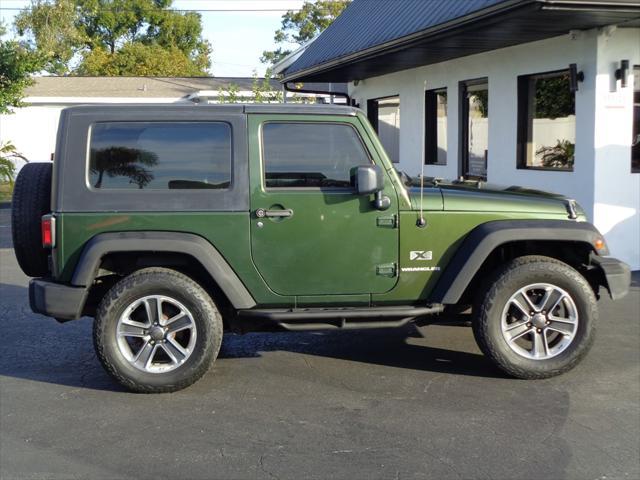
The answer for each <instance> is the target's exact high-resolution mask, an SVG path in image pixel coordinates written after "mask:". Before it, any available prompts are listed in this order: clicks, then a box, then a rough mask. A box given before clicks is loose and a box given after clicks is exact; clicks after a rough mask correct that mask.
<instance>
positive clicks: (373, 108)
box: [367, 93, 400, 165]
mask: <svg viewBox="0 0 640 480" xmlns="http://www.w3.org/2000/svg"><path fill="white" fill-rule="evenodd" d="M390 98H397V99H398V109H400V94H399V93H395V94H393V95H386V96H384V97H375V98H369V99H367V118H368V119H369V123H371V126H372V127H373V130H374V131H375V132H376V135H379V134H380V132H379V127H380V125H379V123H380V122H379V121H378V113H379V107H378V103H379V102H380V100H389V99H390ZM374 112H375V115H374ZM398 130H399V128H398ZM383 146H384V145H383ZM385 150H386V149H385ZM398 150H400V132H398ZM399 153H400V152H399V151H398V161H397V162H394V161H393V158H391V157H390V156H389V160H390V161H391V163H392V164H393V165H399V164H400V158H399ZM387 155H388V153H387Z"/></svg>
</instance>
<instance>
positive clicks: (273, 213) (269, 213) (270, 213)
mask: <svg viewBox="0 0 640 480" xmlns="http://www.w3.org/2000/svg"><path fill="white" fill-rule="evenodd" d="M292 215H293V210H291V209H290V208H287V209H285V210H265V209H264V208H259V209H257V210H256V217H258V218H264V217H291V216H292Z"/></svg>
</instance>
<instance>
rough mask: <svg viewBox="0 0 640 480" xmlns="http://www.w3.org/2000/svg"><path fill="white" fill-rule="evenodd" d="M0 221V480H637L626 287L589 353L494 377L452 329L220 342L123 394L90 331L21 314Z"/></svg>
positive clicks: (631, 322)
mask: <svg viewBox="0 0 640 480" xmlns="http://www.w3.org/2000/svg"><path fill="white" fill-rule="evenodd" d="M9 214H10V211H9V210H6V209H4V210H3V209H0V478H2V479H12V478H17V479H31V478H34V479H40V478H53V479H75V478H91V479H119V478H135V479H143V478H150V479H151V478H153V479H165V478H167V479H176V478H188V479H196V478H197V479H199V478H220V479H227V478H229V479H231V478H234V479H235V478H237V479H286V478H290V479H302V478H317V479H326V478H345V479H346V478H348V479H377V478H381V479H420V478H433V479H450V478H451V479H457V478H487V479H489V478H492V479H503V478H505V479H506V478H509V479H511V478H513V479H538V478H539V479H556V478H576V479H602V480H604V479H613V478H620V479H638V478H640V321H639V312H640V282H639V280H640V277H638V276H637V275H636V276H634V280H635V281H634V286H633V287H632V292H631V294H630V295H628V296H627V297H626V298H625V299H623V300H621V301H619V302H615V303H614V302H612V301H611V300H609V299H608V298H603V300H601V302H600V317H601V318H600V323H599V325H598V332H597V338H596V343H595V345H594V348H593V349H592V351H591V352H590V354H589V355H588V357H587V358H586V359H585V360H584V361H583V362H582V364H581V365H579V366H578V367H577V368H576V369H574V370H573V371H571V372H569V373H567V374H565V375H562V376H560V377H556V378H553V379H549V380H543V381H523V380H514V379H510V378H507V377H505V376H504V375H502V374H501V373H500V372H499V371H497V370H496V369H494V368H493V367H492V366H491V364H490V363H489V362H488V361H487V360H486V359H485V358H484V357H483V356H482V355H481V354H480V352H479V350H478V348H477V347H476V345H475V343H474V340H473V335H472V332H471V329H470V328H468V327H467V326H464V325H429V326H425V327H421V328H416V327H413V326H409V327H406V328H403V329H397V330H375V331H374V330H368V331H348V332H321V333H276V334H271V333H270V334H263V333H256V334H249V335H244V336H239V335H229V336H227V337H225V339H224V342H223V345H222V351H221V353H220V357H219V359H218V361H217V362H216V363H215V366H214V368H213V369H212V371H211V372H210V373H209V374H207V375H206V376H205V377H204V378H203V379H202V380H200V381H199V382H198V383H196V384H195V385H194V386H192V387H190V388H188V389H186V390H183V391H181V392H177V393H173V394H165V395H136V394H131V393H128V392H125V391H123V390H122V389H121V388H120V387H119V386H118V385H117V384H115V383H114V382H113V381H112V380H111V379H110V378H109V377H108V376H107V375H106V373H105V372H104V371H103V370H102V368H101V366H100V364H99V363H98V360H97V359H96V356H95V354H94V351H93V345H92V341H91V320H90V319H83V320H79V321H74V322H69V323H66V324H63V325H60V324H58V323H56V322H55V321H54V320H52V319H49V318H46V317H43V316H40V315H36V314H33V313H31V311H30V309H29V306H28V299H27V284H28V278H27V277H25V276H24V275H23V274H22V272H21V271H20V270H19V268H18V266H17V264H16V262H15V258H14V256H13V251H12V249H11V240H10V227H9Z"/></svg>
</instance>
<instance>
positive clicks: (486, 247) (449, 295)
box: [431, 220, 609, 304]
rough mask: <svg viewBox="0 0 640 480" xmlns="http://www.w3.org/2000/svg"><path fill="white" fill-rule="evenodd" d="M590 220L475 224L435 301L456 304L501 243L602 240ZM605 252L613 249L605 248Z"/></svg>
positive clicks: (448, 268)
mask: <svg viewBox="0 0 640 480" xmlns="http://www.w3.org/2000/svg"><path fill="white" fill-rule="evenodd" d="M602 238H603V237H602V235H601V234H600V232H598V230H597V229H596V227H594V226H593V225H592V224H590V223H588V222H575V221H571V220H494V221H490V222H486V223H482V224H480V225H478V226H477V227H475V228H474V229H473V230H471V232H469V234H468V235H467V236H466V237H465V239H464V240H463V241H462V243H461V244H460V247H459V248H458V250H457V251H456V253H455V254H454V255H453V257H452V258H451V261H450V262H449V263H448V265H447V266H446V267H445V269H444V272H443V273H442V276H441V277H440V279H439V280H438V283H437V284H436V285H435V287H434V289H433V293H432V295H431V300H432V301H434V302H437V303H443V304H456V303H458V302H459V301H460V298H461V297H462V294H463V293H464V291H465V290H466V288H467V286H468V285H469V283H470V282H471V280H472V279H473V277H474V276H475V274H476V273H477V272H478V270H479V269H480V267H481V266H482V264H483V263H484V261H485V260H486V259H487V257H488V256H489V255H490V254H491V252H493V251H494V250H495V249H496V248H497V247H499V246H500V245H504V244H506V243H511V242H517V241H528V240H534V241H561V242H574V243H575V242H577V243H584V244H588V245H589V246H590V247H591V249H592V250H595V249H594V242H595V241H596V240H598V239H602ZM598 253H599V254H601V255H608V254H609V252H608V251H606V247H605V249H601V250H600V251H599V252H598Z"/></svg>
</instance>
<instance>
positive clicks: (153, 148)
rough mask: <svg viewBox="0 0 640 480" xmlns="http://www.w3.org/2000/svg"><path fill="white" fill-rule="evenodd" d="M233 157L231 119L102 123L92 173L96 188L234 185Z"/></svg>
mask: <svg viewBox="0 0 640 480" xmlns="http://www.w3.org/2000/svg"><path fill="white" fill-rule="evenodd" d="M231 156H232V147H231V126H230V125H229V124H227V123H225V122H101V123H96V124H93V125H92V126H91V131H90V140H89V165H88V172H87V176H88V182H89V186H90V187H91V188H94V189H137V190H142V189H146V190H174V189H228V188H229V186H230V185H231V171H232V166H231V158H232V157H231Z"/></svg>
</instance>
